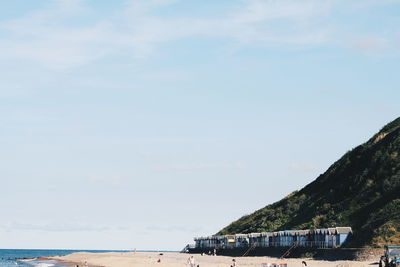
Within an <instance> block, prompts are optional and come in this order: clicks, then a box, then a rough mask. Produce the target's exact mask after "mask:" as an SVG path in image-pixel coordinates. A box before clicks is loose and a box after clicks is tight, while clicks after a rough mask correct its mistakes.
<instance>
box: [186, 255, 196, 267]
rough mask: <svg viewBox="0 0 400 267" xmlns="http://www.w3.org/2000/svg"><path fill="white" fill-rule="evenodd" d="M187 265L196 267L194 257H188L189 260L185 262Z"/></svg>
mask: <svg viewBox="0 0 400 267" xmlns="http://www.w3.org/2000/svg"><path fill="white" fill-rule="evenodd" d="M187 265H188V267H196V265H195V261H194V257H193V256H190V257H189V259H188V261H187Z"/></svg>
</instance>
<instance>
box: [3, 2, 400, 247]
mask: <svg viewBox="0 0 400 267" xmlns="http://www.w3.org/2000/svg"><path fill="white" fill-rule="evenodd" d="M0 9H1V10H2V12H1V14H0V59H1V60H0V73H1V79H0V103H1V105H0V109H1V110H0V111H1V112H0V114H1V115H0V122H1V124H0V125H1V131H0V142H1V147H2V149H1V152H0V160H1V168H0V177H1V182H2V183H1V184H2V186H1V187H0V210H1V215H0V248H77V249H130V248H138V249H181V248H182V247H183V246H184V245H186V244H187V243H189V242H192V238H193V236H197V235H209V234H213V233H215V232H217V231H218V230H219V229H221V228H222V227H224V226H225V225H227V224H228V223H229V222H231V221H233V220H235V219H237V218H239V217H240V216H242V215H244V214H248V213H251V212H252V211H254V210H256V209H258V208H261V207H263V206H265V205H266V204H269V203H272V202H274V201H277V200H279V199H280V198H282V197H283V196H285V195H287V194H289V193H290V192H292V191H294V190H296V189H299V188H301V187H302V186H304V185H306V184H307V183H309V182H311V181H312V180H314V179H315V178H316V177H317V176H318V174H320V173H323V172H324V171H325V170H326V169H327V168H328V167H329V165H330V164H332V163H333V162H334V161H335V160H337V159H338V158H339V157H340V156H341V155H342V154H344V153H345V152H346V151H347V150H349V149H351V148H352V147H354V146H356V145H358V144H360V143H361V142H364V141H366V140H367V139H368V138H369V137H370V136H371V135H372V134H374V133H375V132H376V131H378V130H379V129H380V128H381V127H382V126H383V125H384V124H385V123H387V122H389V121H391V120H393V119H395V118H396V117H397V116H399V114H400V105H399V99H400V92H399V82H400V75H399V69H400V53H399V48H400V30H399V29H400V17H399V14H400V1H394V0H392V1H391V0H354V1H347V0H346V1H345V0H324V1H317V0H309V1H306V0H305V1H298V0H238V1H232V0H230V1H225V0H224V1H211V0H210V1H206V0H203V1H193V0H180V1H179V0H133V1H122V0H121V1H105V0H102V1H100V0H86V1H85V0H68V1H67V0H65V1H62V0H58V1H44V0H43V1H22V0H18V1H3V2H1V3H0Z"/></svg>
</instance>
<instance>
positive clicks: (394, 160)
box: [218, 118, 400, 246]
mask: <svg viewBox="0 0 400 267" xmlns="http://www.w3.org/2000/svg"><path fill="white" fill-rule="evenodd" d="M335 226H351V227H352V228H353V231H354V238H353V241H352V243H351V244H350V246H381V245H383V244H387V243H393V244H394V243H396V244H400V118H397V119H396V120H394V121H393V122H391V123H389V124H387V125H386V126H385V127H383V128H382V130H381V131H379V133H377V134H375V135H374V136H373V137H372V138H371V139H370V140H369V141H368V142H366V143H364V144H362V145H360V146H358V147H356V148H354V149H353V150H351V151H349V152H347V153H346V154H345V155H344V156H343V157H342V158H340V159H339V160H338V161H336V162H335V163H334V164H333V165H332V166H331V167H330V168H329V169H328V170H327V171H326V172H325V173H324V174H322V175H320V176H319V177H318V178H317V179H316V180H315V181H313V182H312V183H310V184H308V185H307V186H306V187H304V188H303V189H301V190H300V191H295V192H293V193H292V194H290V195H289V196H287V197H286V198H284V199H282V200H280V201H278V202H276V203H274V204H271V205H268V206H266V207H264V208H262V209H260V210H258V211H256V212H254V213H253V214H250V215H247V216H243V217H242V218H240V219H239V220H237V221H235V222H233V223H231V224H230V225H228V226H227V227H225V228H224V229H222V230H221V231H220V232H219V233H218V234H235V233H251V232H264V231H279V230H285V229H307V228H323V227H335Z"/></svg>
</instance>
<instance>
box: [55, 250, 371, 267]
mask: <svg viewBox="0 0 400 267" xmlns="http://www.w3.org/2000/svg"><path fill="white" fill-rule="evenodd" d="M191 255H193V256H194V258H195V262H196V266H197V265H199V266H200V267H230V266H231V263H232V259H236V266H237V267H250V266H251V267H255V266H258V267H261V263H263V262H268V263H287V264H288V267H301V266H302V265H301V262H302V260H305V261H306V262H307V266H308V267H352V266H354V267H367V266H374V264H376V261H375V262H373V261H368V262H367V261H365V262H361V261H318V260H310V259H284V260H280V259H277V258H268V257H225V256H201V255H198V254H181V253H163V255H159V253H155V252H154V253H151V252H136V253H134V252H125V253H117V252H112V253H86V252H81V253H73V254H70V255H67V256H61V257H51V258H49V259H54V260H58V261H62V262H64V263H67V265H68V266H74V265H76V264H78V265H79V267H85V262H87V266H89V267H95V266H104V267H136V266H140V267H153V266H154V267H186V266H187V259H188V258H189V257H190V256H191ZM158 259H160V260H161V262H160V263H158V262H157V261H158Z"/></svg>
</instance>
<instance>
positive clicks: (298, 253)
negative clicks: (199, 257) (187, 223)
mask: <svg viewBox="0 0 400 267" xmlns="http://www.w3.org/2000/svg"><path fill="white" fill-rule="evenodd" d="M288 249H289V248H286V247H285V248H282V247H279V248H278V247H270V248H254V249H252V250H251V251H249V252H248V251H247V250H248V249H242V248H233V249H218V250H217V255H224V256H233V257H239V256H243V255H245V253H246V252H247V254H246V256H268V257H277V258H279V257H281V256H282V255H283V254H285V252H287V251H288ZM211 252H212V250H211ZM189 253H197V254H201V253H205V254H208V253H210V250H208V249H190V250H189ZM381 255H383V249H382V248H304V247H297V248H293V249H292V250H290V253H289V255H287V256H286V257H285V258H315V259H323V260H379V257H380V256H381Z"/></svg>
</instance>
